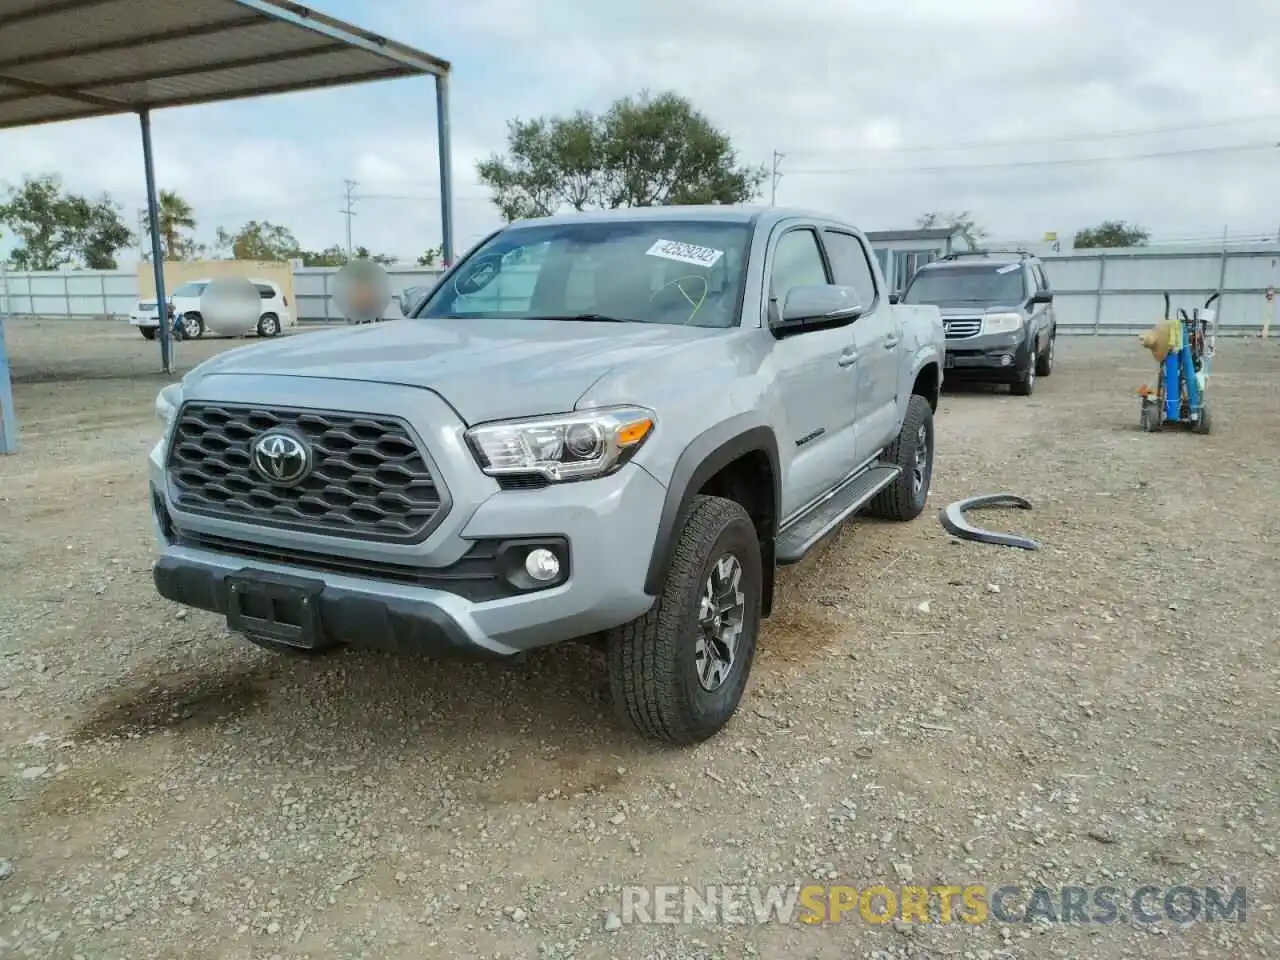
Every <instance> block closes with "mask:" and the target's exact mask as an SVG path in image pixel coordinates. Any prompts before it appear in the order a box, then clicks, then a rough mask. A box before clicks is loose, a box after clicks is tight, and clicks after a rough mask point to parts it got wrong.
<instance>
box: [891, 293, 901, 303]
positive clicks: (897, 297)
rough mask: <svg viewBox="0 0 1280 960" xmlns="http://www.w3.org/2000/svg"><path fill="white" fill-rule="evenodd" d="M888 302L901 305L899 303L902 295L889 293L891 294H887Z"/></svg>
mask: <svg viewBox="0 0 1280 960" xmlns="http://www.w3.org/2000/svg"><path fill="white" fill-rule="evenodd" d="M889 302H890V303H901V302H902V294H900V293H891V294H889Z"/></svg>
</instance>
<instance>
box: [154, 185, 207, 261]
mask: <svg viewBox="0 0 1280 960" xmlns="http://www.w3.org/2000/svg"><path fill="white" fill-rule="evenodd" d="M156 220H157V221H158V223H159V225H160V253H161V255H162V256H163V257H164V258H165V259H166V260H189V259H190V258H191V257H193V256H195V255H196V253H197V252H198V248H197V246H196V242H195V240H194V239H192V237H191V236H190V234H189V232H190V231H192V230H195V228H196V218H195V212H194V211H193V210H192V209H191V204H189V203H187V201H185V200H183V199H182V197H180V196H178V194H177V193H175V192H174V191H172V190H161V191H160V193H159V194H158V204H157V210H156ZM143 233H144V235H145V236H146V238H147V239H148V241H149V240H150V239H151V223H150V221H144V224H143ZM143 259H144V260H149V259H151V251H150V250H146V251H144V253H143Z"/></svg>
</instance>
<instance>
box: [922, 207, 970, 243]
mask: <svg viewBox="0 0 1280 960" xmlns="http://www.w3.org/2000/svg"><path fill="white" fill-rule="evenodd" d="M916 226H917V227H919V228H920V229H921V230H951V231H952V232H953V233H954V232H958V233H959V234H960V236H962V237H964V239H965V243H967V244H969V246H970V247H973V248H977V247H978V246H979V244H980V243H981V242H982V241H983V240H985V239H986V237H987V231H986V230H984V229H983V228H982V227H980V226H978V225H977V223H976V222H975V221H974V219H973V214H972V213H970V212H969V211H968V210H961V211H960V212H958V213H943V212H941V211H935V212H933V213H925V214H921V215H920V216H919V217H917V218H916Z"/></svg>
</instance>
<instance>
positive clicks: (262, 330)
mask: <svg viewBox="0 0 1280 960" xmlns="http://www.w3.org/2000/svg"><path fill="white" fill-rule="evenodd" d="M279 332H280V318H279V317H277V316H276V315H275V314H274V313H264V314H263V315H262V316H261V317H259V318H258V336H260V337H274V336H276V334H278V333H279Z"/></svg>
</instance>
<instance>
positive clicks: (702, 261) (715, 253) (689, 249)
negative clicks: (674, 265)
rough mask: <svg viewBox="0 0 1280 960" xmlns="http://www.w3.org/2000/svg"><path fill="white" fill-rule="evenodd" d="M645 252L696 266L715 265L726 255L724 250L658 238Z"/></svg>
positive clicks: (652, 255)
mask: <svg viewBox="0 0 1280 960" xmlns="http://www.w3.org/2000/svg"><path fill="white" fill-rule="evenodd" d="M645 253H647V254H648V255H649V256H651V257H662V259H664V260H678V261H679V262H680V263H691V264H693V265H694V266H695V267H713V266H715V265H716V261H718V260H719V259H720V258H721V257H723V256H724V251H723V250H714V249H712V248H711V247H699V246H698V245H697V244H693V243H681V242H680V241H679V240H658V241H656V242H655V243H654V245H653V246H652V247H650V248H649V249H648V250H646V251H645Z"/></svg>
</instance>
